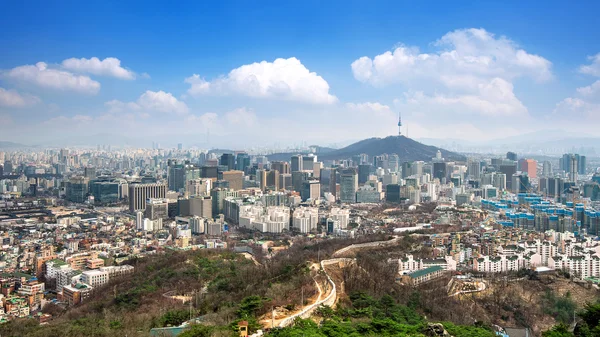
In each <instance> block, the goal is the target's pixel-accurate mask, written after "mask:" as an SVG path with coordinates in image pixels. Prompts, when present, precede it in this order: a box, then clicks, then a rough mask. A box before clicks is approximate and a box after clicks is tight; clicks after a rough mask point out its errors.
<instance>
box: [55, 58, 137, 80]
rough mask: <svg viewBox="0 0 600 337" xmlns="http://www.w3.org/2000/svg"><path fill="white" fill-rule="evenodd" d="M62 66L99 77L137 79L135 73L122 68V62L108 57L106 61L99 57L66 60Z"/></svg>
mask: <svg viewBox="0 0 600 337" xmlns="http://www.w3.org/2000/svg"><path fill="white" fill-rule="evenodd" d="M62 66H63V67H64V68H65V69H68V70H71V71H74V72H80V73H90V74H94V75H99V76H110V77H116V78H120V79H123V80H133V79H135V73H134V72H133V71H131V70H127V69H125V68H123V67H121V60H119V59H118V58H114V57H107V58H105V59H104V60H100V59H99V58H97V57H92V58H90V59H86V58H80V59H78V58H70V59H66V60H64V61H63V62H62Z"/></svg>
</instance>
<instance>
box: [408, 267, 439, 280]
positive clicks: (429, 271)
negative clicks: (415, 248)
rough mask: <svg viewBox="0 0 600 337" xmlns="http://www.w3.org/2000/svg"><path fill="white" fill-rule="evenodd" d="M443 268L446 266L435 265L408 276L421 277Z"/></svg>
mask: <svg viewBox="0 0 600 337" xmlns="http://www.w3.org/2000/svg"><path fill="white" fill-rule="evenodd" d="M443 269H444V268H442V267H441V266H433V267H429V268H425V269H421V270H417V271H415V272H414V273H411V274H409V275H408V276H410V277H411V278H417V277H421V276H424V275H427V274H431V273H435V272H436V271H440V270H443Z"/></svg>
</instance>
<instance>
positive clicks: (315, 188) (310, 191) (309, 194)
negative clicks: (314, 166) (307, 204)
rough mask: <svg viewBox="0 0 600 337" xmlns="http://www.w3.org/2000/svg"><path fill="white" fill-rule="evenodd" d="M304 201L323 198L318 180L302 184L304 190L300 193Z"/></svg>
mask: <svg viewBox="0 0 600 337" xmlns="http://www.w3.org/2000/svg"><path fill="white" fill-rule="evenodd" d="M300 196H301V198H302V201H306V200H308V199H310V200H312V201H315V200H317V199H319V198H320V196H321V184H320V183H319V180H318V179H315V178H313V179H309V180H308V181H304V182H302V190H301V191H300Z"/></svg>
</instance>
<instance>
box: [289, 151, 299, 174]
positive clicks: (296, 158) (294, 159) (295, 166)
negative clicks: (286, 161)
mask: <svg viewBox="0 0 600 337" xmlns="http://www.w3.org/2000/svg"><path fill="white" fill-rule="evenodd" d="M291 169H292V172H297V171H302V155H300V154H297V155H295V156H292V159H291Z"/></svg>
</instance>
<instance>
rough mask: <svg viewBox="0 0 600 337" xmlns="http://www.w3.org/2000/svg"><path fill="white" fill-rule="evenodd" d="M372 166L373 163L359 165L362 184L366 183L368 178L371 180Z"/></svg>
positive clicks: (359, 177)
mask: <svg viewBox="0 0 600 337" xmlns="http://www.w3.org/2000/svg"><path fill="white" fill-rule="evenodd" d="M371 168H372V166H371V164H360V165H358V183H359V184H360V185H362V184H364V183H366V182H367V180H369V175H370V174H371ZM394 172H395V171H394Z"/></svg>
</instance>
